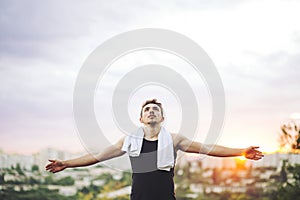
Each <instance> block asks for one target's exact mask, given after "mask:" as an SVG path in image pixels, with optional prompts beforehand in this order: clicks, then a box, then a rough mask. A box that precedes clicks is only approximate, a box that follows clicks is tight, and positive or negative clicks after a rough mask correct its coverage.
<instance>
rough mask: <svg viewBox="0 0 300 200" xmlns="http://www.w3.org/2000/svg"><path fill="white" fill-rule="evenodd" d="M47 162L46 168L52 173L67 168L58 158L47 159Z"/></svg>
mask: <svg viewBox="0 0 300 200" xmlns="http://www.w3.org/2000/svg"><path fill="white" fill-rule="evenodd" d="M49 162H50V163H49V164H48V165H46V170H48V171H49V172H52V173H56V172H60V171H62V170H64V169H66V168H67V166H66V165H65V164H64V163H63V162H62V161H60V160H49Z"/></svg>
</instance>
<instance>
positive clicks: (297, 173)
mask: <svg viewBox="0 0 300 200" xmlns="http://www.w3.org/2000/svg"><path fill="white" fill-rule="evenodd" d="M284 171H286V173H289V174H291V175H292V177H291V178H289V179H282V181H279V182H278V186H277V189H276V190H272V191H269V197H270V199H272V200H290V199H299V196H300V189H299V188H300V164H295V165H284Z"/></svg>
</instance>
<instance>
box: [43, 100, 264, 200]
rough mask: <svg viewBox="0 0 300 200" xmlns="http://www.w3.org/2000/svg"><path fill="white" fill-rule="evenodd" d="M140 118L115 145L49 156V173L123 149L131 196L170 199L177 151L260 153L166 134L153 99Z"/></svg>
mask: <svg viewBox="0 0 300 200" xmlns="http://www.w3.org/2000/svg"><path fill="white" fill-rule="evenodd" d="M140 115H141V116H140V122H141V123H142V124H143V127H141V128H140V129H139V130H138V131H137V133H136V134H134V135H132V136H127V137H123V138H122V139H120V140H119V141H118V142H117V143H116V144H115V145H112V146H110V147H108V148H106V149H104V150H103V151H102V152H101V153H99V154H97V155H90V154H88V155H85V156H83V157H80V158H76V159H72V160H66V161H59V160H49V161H50V164H48V165H47V166H46V170H49V171H50V172H52V173H56V172H59V171H62V170H64V169H66V168H73V167H82V166H88V165H92V164H95V163H98V162H102V161H105V160H108V159H111V158H115V157H118V156H121V155H123V154H125V152H127V153H128V154H129V156H130V162H131V166H132V171H133V174H132V191H131V199H132V200H174V199H176V198H175V194H174V181H173V177H174V166H175V160H176V155H177V151H178V150H181V151H184V152H187V153H200V154H207V155H209V156H217V157H231V156H245V157H246V158H248V159H252V160H259V159H261V158H262V157H263V155H262V153H261V152H260V151H258V150H257V148H258V147H254V146H251V147H248V148H244V149H237V148H228V147H224V146H220V145H207V144H202V143H199V142H194V141H191V140H189V139H187V138H186V137H184V136H182V135H179V134H170V133H169V132H168V131H166V130H165V129H164V128H163V127H162V126H161V123H162V122H163V121H164V116H163V108H162V105H161V103H159V102H157V100H156V99H152V100H148V101H146V102H145V103H144V104H143V105H142V109H141V114H140Z"/></svg>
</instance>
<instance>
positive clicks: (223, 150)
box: [177, 135, 264, 160]
mask: <svg viewBox="0 0 300 200" xmlns="http://www.w3.org/2000/svg"><path fill="white" fill-rule="evenodd" d="M177 137H178V139H177V148H178V149H180V150H182V151H184V152H187V153H200V154H207V155H209V156H217V157H231V156H245V157H246V158H248V159H252V160H260V159H261V158H263V156H264V155H263V154H262V152H260V151H258V150H257V149H258V148H259V147H256V146H250V147H248V148H241V149H238V148H229V147H224V146H220V145H208V144H202V143H199V142H194V141H191V140H189V139H187V138H186V137H184V136H180V135H178V136H177Z"/></svg>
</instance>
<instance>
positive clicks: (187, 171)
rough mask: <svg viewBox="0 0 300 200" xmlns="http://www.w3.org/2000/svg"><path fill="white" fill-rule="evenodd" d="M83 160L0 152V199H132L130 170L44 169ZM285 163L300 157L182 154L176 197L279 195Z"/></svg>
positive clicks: (98, 167) (58, 154)
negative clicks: (37, 193)
mask: <svg viewBox="0 0 300 200" xmlns="http://www.w3.org/2000/svg"><path fill="white" fill-rule="evenodd" d="M80 155H83V153H82V154H72V153H69V152H62V151H58V150H55V149H50V148H48V149H44V150H42V151H40V152H39V153H36V154H33V155H17V154H6V153H4V152H0V175H1V177H0V197H1V192H2V193H4V194H6V193H8V191H10V192H13V191H14V192H16V194H18V193H20V192H24V191H31V190H33V191H34V190H35V189H37V188H39V187H41V186H43V188H44V189H46V190H47V191H57V193H58V194H57V195H62V196H64V197H66V198H67V197H70V198H71V199H72V198H74V199H76V198H77V199H82V198H83V197H84V196H87V195H94V196H93V198H92V197H91V198H90V199H117V198H118V199H128V197H129V193H130V190H131V186H130V185H131V178H130V173H128V170H129V169H128V170H127V171H126V170H124V171H122V170H117V169H113V168H109V167H107V166H106V165H101V164H96V165H94V166H91V167H85V168H78V169H67V170H65V171H64V172H61V173H57V174H54V175H53V174H51V173H49V172H46V171H45V169H44V167H45V165H46V164H47V162H48V159H49V158H51V159H53V158H56V159H60V160H65V159H70V158H74V157H78V156H80ZM125 157H126V156H125ZM119 162H123V161H119ZM286 162H288V163H289V164H290V165H295V164H300V154H291V153H279V152H277V153H273V154H267V155H265V157H264V158H263V159H262V160H260V161H250V160H246V159H245V158H243V157H234V158H216V157H209V156H205V155H196V154H179V155H178V159H177V165H176V168H175V184H176V188H177V189H176V194H177V195H178V196H180V195H184V198H183V199H189V198H190V199H197V198H200V196H201V195H203V194H205V195H216V194H223V193H224V192H226V191H231V192H233V193H238V194H243V193H247V191H249V190H251V191H252V190H256V189H257V188H259V190H258V191H260V190H261V191H263V192H264V190H266V189H274V190H276V188H275V186H274V184H275V183H276V182H277V181H278V180H281V179H280V177H281V176H282V169H283V167H284V166H283V165H285V163H286ZM122 164H123V163H115V165H120V166H121V165H122ZM289 179H290V181H291V182H293V177H292V175H289V174H288V173H287V180H288V181H289ZM273 187H274V188H273ZM253 188H254V189H253ZM255 188H256V189H255ZM75 197H76V198H75ZM121 197H122V198H121ZM57 198H60V199H61V197H57ZM86 198H87V197H86ZM87 199H88V198H87ZM179 199H180V198H179ZM216 199H217V198H216Z"/></svg>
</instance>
